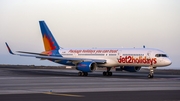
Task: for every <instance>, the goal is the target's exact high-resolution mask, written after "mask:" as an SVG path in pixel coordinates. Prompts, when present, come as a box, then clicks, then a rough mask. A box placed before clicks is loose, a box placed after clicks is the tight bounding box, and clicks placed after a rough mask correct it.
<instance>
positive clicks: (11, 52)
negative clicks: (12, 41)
mask: <svg viewBox="0 0 180 101" xmlns="http://www.w3.org/2000/svg"><path fill="white" fill-rule="evenodd" d="M5 44H6V46H7V49H8V51H9V53H10V54H13V55H14V53H13V52H12V51H11V49H10V47H9V45H8V44H7V42H5Z"/></svg>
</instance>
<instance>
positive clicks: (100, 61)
mask: <svg viewBox="0 0 180 101" xmlns="http://www.w3.org/2000/svg"><path fill="white" fill-rule="evenodd" d="M5 44H6V46H7V48H8V51H9V53H10V54H12V55H19V56H26V57H35V58H39V59H50V60H56V61H62V60H68V61H72V62H75V63H79V62H83V61H94V62H96V63H99V64H104V63H106V60H103V59H88V58H70V57H59V56H48V55H45V54H41V53H34V52H24V51H18V52H19V53H25V54H15V53H13V52H12V50H11V49H10V47H9V45H8V44H7V43H5Z"/></svg>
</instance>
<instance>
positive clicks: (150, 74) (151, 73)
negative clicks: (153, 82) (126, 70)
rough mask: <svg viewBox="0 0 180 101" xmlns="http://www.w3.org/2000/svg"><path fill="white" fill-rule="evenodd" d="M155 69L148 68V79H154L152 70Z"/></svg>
mask: <svg viewBox="0 0 180 101" xmlns="http://www.w3.org/2000/svg"><path fill="white" fill-rule="evenodd" d="M155 69H156V67H150V68H149V70H150V71H149V75H148V78H153V77H154V75H153V74H154V70H155Z"/></svg>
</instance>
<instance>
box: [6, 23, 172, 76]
mask: <svg viewBox="0 0 180 101" xmlns="http://www.w3.org/2000/svg"><path fill="white" fill-rule="evenodd" d="M39 25H40V29H41V33H42V39H43V43H44V48H45V51H43V52H41V53H35V52H27V51H17V53H13V52H12V50H11V49H10V47H9V45H8V44H7V43H6V42H5V44H6V46H7V49H8V51H9V53H10V54H12V55H19V56H26V57H35V58H39V59H41V60H49V61H52V62H55V63H58V64H62V65H67V66H75V67H76V69H77V70H78V71H79V72H78V75H79V76H88V73H89V72H93V71H95V70H96V69H97V68H107V71H104V72H103V73H102V74H103V76H112V72H111V68H112V67H120V70H124V71H128V72H138V71H139V70H140V69H141V67H149V74H148V78H153V77H154V76H153V74H154V70H155V69H156V68H157V67H164V66H169V65H171V63H172V62H171V60H170V59H169V57H168V56H167V54H166V53H165V52H163V51H161V50H159V49H154V48H145V46H144V47H143V48H83V49H82V48H81V49H78V48H75V49H72V48H69V49H65V48H61V47H60V46H59V45H58V43H57V42H56V40H55V38H54V36H53V35H52V33H51V31H50V30H49V28H48V26H47V25H46V23H45V21H39Z"/></svg>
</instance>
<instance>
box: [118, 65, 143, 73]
mask: <svg viewBox="0 0 180 101" xmlns="http://www.w3.org/2000/svg"><path fill="white" fill-rule="evenodd" d="M140 69H141V67H139V66H121V67H120V68H117V69H116V71H122V70H125V71H128V72H138V71H139V70H140Z"/></svg>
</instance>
